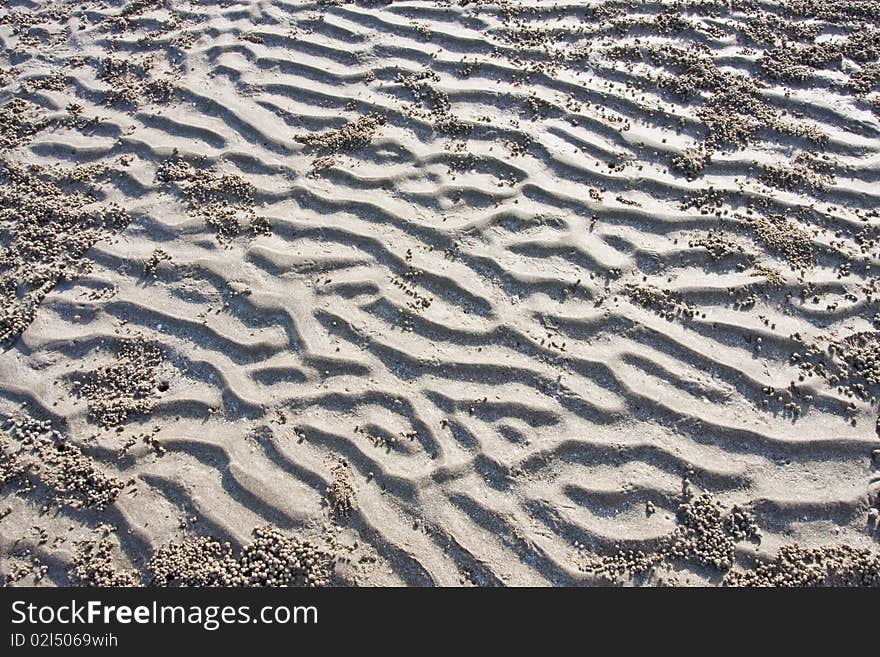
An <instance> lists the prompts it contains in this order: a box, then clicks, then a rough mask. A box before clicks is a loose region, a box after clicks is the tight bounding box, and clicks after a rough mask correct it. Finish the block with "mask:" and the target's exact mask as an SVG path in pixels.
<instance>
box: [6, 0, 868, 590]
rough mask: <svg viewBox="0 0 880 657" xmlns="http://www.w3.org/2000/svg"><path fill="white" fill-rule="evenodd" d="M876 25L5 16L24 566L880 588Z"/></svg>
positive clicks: (14, 533)
mask: <svg viewBox="0 0 880 657" xmlns="http://www.w3.org/2000/svg"><path fill="white" fill-rule="evenodd" d="M878 16H880V6H878V3H877V2H867V1H866V2H834V1H832V0H823V1H819V0H816V1H795V0H779V1H775V2H774V1H770V0H767V1H757V0H724V1H722V0H690V1H677V2H670V1H659V0H657V1H650V2H635V1H630V0H612V1H606V2H600V1H596V2H577V3H545V2H537V1H536V2H511V1H509V0H498V1H496V2H488V1H483V0H478V1H467V0H462V1H461V2H444V1H442V0H440V1H438V0H413V1H409V2H396V1H394V2H391V1H387V2H386V1H384V0H358V1H353V2H349V1H342V0H338V1H333V0H321V1H318V2H287V1H283V0H268V1H266V0H264V1H260V2H248V1H242V2H224V3H217V2H213V1H211V0H205V1H201V2H177V1H173V0H167V1H165V0H136V1H135V2H127V3H125V2H120V1H118V0H113V1H111V2H103V3H93V2H84V3H83V2H76V3H74V2H68V1H67V0H59V1H55V2H48V1H46V2H44V1H37V0H9V1H8V2H6V3H5V4H4V6H3V8H0V39H2V42H3V56H2V60H0V84H2V89H0V94H2V95H0V167H2V169H0V184H2V189H0V236H2V242H0V245H2V248H3V253H2V259H0V295H2V303H3V309H2V316H0V340H2V341H3V345H2V349H3V351H2V352H0V412H2V415H3V416H4V417H6V418H9V421H8V422H7V424H6V425H4V426H5V428H3V429H0V439H2V440H0V448H2V452H0V453H2V455H3V459H4V461H3V470H2V474H3V477H2V479H0V481H2V483H3V485H4V487H3V489H2V495H3V501H2V503H0V507H2V508H0V511H2V518H0V554H2V555H3V558H2V565H0V571H2V574H3V576H4V577H5V579H6V581H7V582H10V583H13V582H19V581H20V582H23V583H31V582H34V581H36V582H38V583H43V584H57V585H68V584H81V583H92V584H94V583H99V584H100V583H108V582H113V583H125V584H136V583H150V582H155V581H159V582H160V583H161V582H164V583H168V584H174V583H181V582H183V583H187V582H188V583H195V584H199V583H202V584H210V583H217V582H230V581H233V582H235V583H264V584H265V583H268V584H279V583H293V584H302V583H312V584H328V583H334V584H335V583H339V584H369V585H385V584H406V585H428V584H435V585H460V584H476V585H505V584H506V585H527V584H539V585H548V584H549V585H571V584H605V583H609V582H622V583H633V582H634V583H643V584H660V583H663V584H672V585H684V584H689V583H692V584H703V583H709V584H722V583H728V584H746V585H750V584H771V585H785V584H861V585H866V584H867V585H871V584H873V585H876V583H877V581H878V580H877V556H876V555H877V553H878V546H877V541H878V539H880V534H878V532H880V527H878V516H880V497H878V490H877V487H878V481H880V477H878V467H880V451H878V449H880V440H878V433H877V413H878V409H877V393H878V388H880V343H878V341H877V337H876V335H877V334H876V331H877V329H878V328H880V307H878V304H880V295H878V294H876V274H875V272H876V271H877V268H878V267H880V250H878V242H877V236H878V227H880V216H878V211H877V208H878V200H880V192H878V186H877V181H878V163H880V87H878V84H880V75H878V74H877V71H878V68H877V67H878V66H880V18H878ZM23 428H24V429H23ZM25 429H26V430H25ZM32 445H42V447H40V448H39V449H37V448H34V447H32ZM58 446H61V448H60V449H61V450H62V451H64V452H65V453H69V454H72V455H75V456H73V457H71V458H75V460H76V461H77V463H79V464H80V468H81V472H83V473H84V474H83V478H82V479H80V480H78V481H77V482H74V483H70V482H64V481H59V480H58V477H54V476H52V465H51V461H49V462H48V463H49V465H48V469H47V470H45V471H44V472H35V471H34V469H33V468H32V467H29V466H28V464H29V463H31V462H32V461H33V460H34V459H37V458H38V457H39V456H40V454H42V453H45V452H47V450H50V448H51V449H53V450H57V449H59V447H58ZM41 450H42V452H41ZM35 455H36V456H35ZM92 471H94V472H95V473H98V474H95V475H94V476H93V477H91V478H90V476H89V474H88V473H89V472H92ZM90 482H91V483H90ZM95 482H99V483H100V486H99V490H98V493H100V492H101V491H103V492H104V493H106V494H103V495H101V494H98V493H95V491H93V490H92V489H91V488H90V486H91V485H92V484H93V483H95ZM107 482H111V483H110V484H108V483H107ZM111 484H112V485H111ZM95 485H98V484H95ZM108 489H109V490H112V494H110V493H107V491H108ZM83 490H84V491H85V492H82V491H83ZM70 491H74V492H75V493H76V494H75V495H72V494H70ZM78 491H79V492H78ZM95 495H97V498H96V499H99V500H100V504H92V505H89V504H79V505H76V506H72V505H71V504H69V503H68V502H69V501H70V499H72V498H76V499H79V500H82V499H86V500H89V499H91V498H92V497H95ZM83 496H84V497H83ZM4 509H5V510H4ZM254 532H256V533H254ZM260 541H263V542H268V543H270V544H271V545H272V546H273V547H272V549H273V550H275V552H272V554H274V555H276V556H275V557H273V559H277V560H276V561H272V562H271V563H268V564H258V565H256V566H253V567H252V566H247V568H250V570H249V571H248V572H249V573H250V574H249V575H248V577H249V578H250V579H248V578H244V579H242V578H241V577H239V575H238V574H236V573H237V572H238V571H236V568H241V567H243V566H240V564H241V563H242V562H243V561H242V560H247V558H248V557H247V555H248V554H251V552H249V550H251V549H252V548H251V547H249V546H253V545H254V544H257V545H262V543H260ZM306 553H308V555H317V556H316V557H315V558H319V562H320V564H319V567H317V570H311V564H310V566H309V568H306V569H303V568H302V567H301V564H300V566H296V567H294V566H292V565H291V564H293V563H294V562H297V563H299V562H298V561H297V560H301V559H304V558H305V557H304V556H303V555H304V554H306ZM189 554H199V555H201V557H202V558H204V562H205V564H208V565H205V566H204V568H202V569H201V570H198V569H197V570H198V572H195V571H194V572H191V573H183V574H180V573H178V571H177V570H175V568H176V566H175V565H174V564H175V563H177V561H175V560H178V561H179V560H180V559H181V558H184V560H186V559H190V557H186V556H185V555H189ZM162 555H164V556H162ZM181 555H184V557H181ZM325 557H326V558H327V559H329V560H330V561H332V563H329V565H328V563H325V561H324V559H325ZM309 558H311V557H309ZM157 559H158V561H157ZM285 562H287V563H288V565H291V568H292V571H291V572H295V573H296V576H295V577H293V578H292V579H290V580H289V582H288V581H287V580H284V581H282V579H283V578H282V579H279V577H278V576H277V574H278V573H279V572H283V571H284V567H283V566H281V567H280V568H281V570H276V567H277V564H278V563H282V564H283V563H285ZM248 563H250V562H248ZM302 563H305V562H304V561H303V562H302ZM236 564H238V565H236ZM178 570H179V569H178ZM331 571H332V572H331ZM157 573H159V574H158V575H157ZM175 573H177V574H175ZM273 573H274V574H273ZM310 576H311V579H309V577H310ZM245 579H248V581H247V582H245Z"/></svg>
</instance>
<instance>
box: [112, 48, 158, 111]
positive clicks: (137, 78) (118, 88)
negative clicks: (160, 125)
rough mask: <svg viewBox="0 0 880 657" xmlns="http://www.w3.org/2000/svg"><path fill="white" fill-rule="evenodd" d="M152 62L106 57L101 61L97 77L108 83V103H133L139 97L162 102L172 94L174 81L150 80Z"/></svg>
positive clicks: (136, 101) (138, 99) (139, 99)
mask: <svg viewBox="0 0 880 657" xmlns="http://www.w3.org/2000/svg"><path fill="white" fill-rule="evenodd" d="M151 66H152V62H151V61H150V60H149V59H148V60H146V61H145V62H142V63H137V62H134V61H132V60H131V59H122V58H116V57H107V58H105V59H104V60H103V61H102V62H101V68H100V71H99V77H100V78H101V80H103V81H104V82H106V83H107V84H108V85H110V89H108V90H107V92H106V98H107V101H108V102H110V103H115V102H122V103H127V104H129V105H136V104H137V103H138V102H139V101H141V100H142V99H146V100H149V101H151V102H156V103H165V102H168V101H169V100H171V97H172V96H173V95H174V82H173V81H172V80H171V79H170V78H161V79H156V80H151V79H149V71H150V68H151Z"/></svg>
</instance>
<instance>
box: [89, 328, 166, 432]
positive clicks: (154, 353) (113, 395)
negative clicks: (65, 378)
mask: <svg viewBox="0 0 880 657" xmlns="http://www.w3.org/2000/svg"><path fill="white" fill-rule="evenodd" d="M163 361H164V356H163V354H162V351H161V350H160V349H159V348H158V347H155V346H153V345H150V344H148V343H147V342H145V341H144V340H143V339H141V338H136V339H134V340H130V341H126V342H123V343H122V344H121V345H120V346H119V349H118V353H117V357H116V360H115V361H114V362H113V363H112V364H110V365H105V366H103V367H99V368H98V369H96V370H94V371H91V372H87V373H85V374H84V375H81V376H79V377H78V378H77V379H75V380H74V381H73V387H74V390H75V391H76V393H77V394H78V395H79V396H80V397H84V398H85V399H86V400H87V402H88V408H89V414H90V415H91V416H92V417H93V418H94V419H96V420H97V421H98V422H100V423H101V424H102V425H104V426H108V427H110V426H117V425H120V424H122V423H124V422H125V421H126V420H127V419H128V418H129V417H130V416H132V415H135V414H139V413H147V412H149V411H151V410H152V409H153V408H154V407H155V405H156V402H157V390H158V387H159V385H160V383H159V382H157V378H156V377H157V370H158V367H159V365H161V364H162V362H163Z"/></svg>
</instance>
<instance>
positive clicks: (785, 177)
mask: <svg viewBox="0 0 880 657" xmlns="http://www.w3.org/2000/svg"><path fill="white" fill-rule="evenodd" d="M761 182H763V183H764V184H766V185H768V186H770V187H775V188H776V189H785V190H788V191H796V190H799V189H808V190H810V191H813V192H820V191H823V190H824V189H825V188H826V187H827V186H828V185H830V184H832V183H833V182H834V163H833V162H832V161H831V160H830V158H829V157H828V156H827V155H825V156H822V157H816V156H814V155H811V154H810V153H807V152H801V153H798V154H797V155H796V156H795V157H794V158H792V161H791V163H790V164H768V165H766V166H765V167H764V173H763V174H762V175H761Z"/></svg>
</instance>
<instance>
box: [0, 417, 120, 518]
mask: <svg viewBox="0 0 880 657" xmlns="http://www.w3.org/2000/svg"><path fill="white" fill-rule="evenodd" d="M6 424H7V426H6V430H5V432H0V438H2V440H0V445H2V448H3V450H2V451H3V455H4V456H5V457H8V459H9V460H8V463H4V467H3V470H2V476H3V483H9V482H16V483H18V485H19V491H20V492H30V491H32V490H34V489H36V488H37V487H38V486H40V487H44V488H45V489H46V490H47V491H48V492H49V493H50V494H51V496H52V502H53V504H56V505H59V506H60V505H64V506H68V507H72V508H96V509H99V510H101V509H104V508H106V507H107V506H109V505H110V504H112V503H113V502H114V501H115V500H116V498H117V497H118V496H119V494H120V493H121V492H122V489H123V488H124V486H125V484H124V482H123V481H121V480H120V479H117V478H116V477H113V476H110V475H107V474H105V473H104V472H102V471H101V470H100V469H99V468H98V467H97V465H96V464H95V462H94V461H93V460H92V459H91V458H89V457H88V456H86V455H85V454H83V453H82V451H81V450H80V448H79V447H77V446H76V445H75V444H73V443H71V442H70V441H69V440H67V439H66V438H65V437H64V436H63V435H62V434H61V433H60V432H58V431H56V430H54V429H53V428H52V425H51V423H50V422H48V421H43V422H41V421H38V420H34V419H32V418H29V417H26V416H25V417H16V418H9V419H8V420H7V423H6ZM16 448H17V451H16ZM6 460H7V459H6V458H4V461H6Z"/></svg>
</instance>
